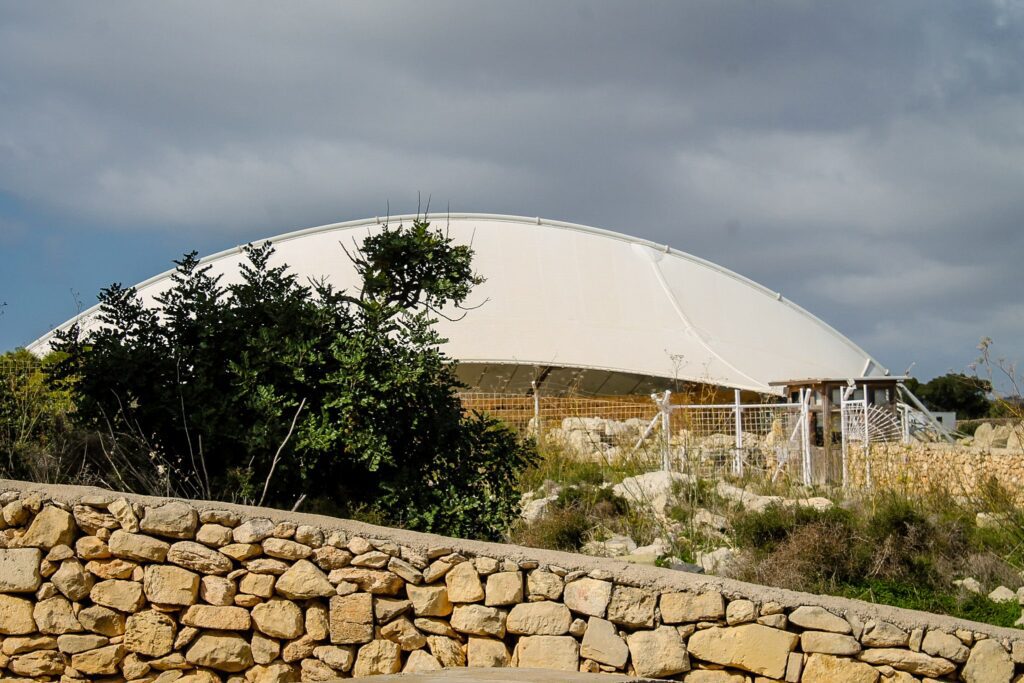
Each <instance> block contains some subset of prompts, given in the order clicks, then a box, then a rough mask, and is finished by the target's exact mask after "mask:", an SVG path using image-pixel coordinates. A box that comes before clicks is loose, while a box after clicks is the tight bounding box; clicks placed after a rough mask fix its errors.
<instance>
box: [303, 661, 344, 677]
mask: <svg viewBox="0 0 1024 683" xmlns="http://www.w3.org/2000/svg"><path fill="white" fill-rule="evenodd" d="M299 668H300V669H301V670H302V673H301V676H300V678H301V680H303V681H336V680H338V674H337V672H336V671H335V670H334V669H332V668H331V667H329V666H327V665H326V664H324V663H323V662H321V661H320V660H319V659H303V660H302V661H301V662H300V663H299Z"/></svg>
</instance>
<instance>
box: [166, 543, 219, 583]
mask: <svg viewBox="0 0 1024 683" xmlns="http://www.w3.org/2000/svg"><path fill="white" fill-rule="evenodd" d="M167 561H168V562H170V563H171V564H176V565H178V566H179V567H184V568H185V569H191V570H192V571H195V572H199V573H200V574H218V575H220V574H227V573H228V572H230V571H231V570H232V569H234V565H233V564H232V563H231V559H230V558H228V557H227V556H226V555H223V554H221V553H219V552H217V551H216V550H214V549H213V548H207V547H206V546H205V545H203V544H202V543H196V542H195V541H178V542H177V543H175V544H174V545H172V546H171V548H170V550H168V551H167Z"/></svg>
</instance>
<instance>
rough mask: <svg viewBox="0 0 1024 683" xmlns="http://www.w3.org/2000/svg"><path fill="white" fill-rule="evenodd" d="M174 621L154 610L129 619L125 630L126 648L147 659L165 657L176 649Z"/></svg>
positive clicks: (134, 615)
mask: <svg viewBox="0 0 1024 683" xmlns="http://www.w3.org/2000/svg"><path fill="white" fill-rule="evenodd" d="M175 631H176V628H175V623H174V619H172V618H171V617H169V616H167V615H166V614H163V613H161V612H156V611H154V610H146V611H144V612H139V613H137V614H132V615H130V616H129V617H128V620H127V622H126V623H125V629H124V647H125V649H126V650H128V651H129V652H137V653H139V654H142V655H146V656H147V657H163V656H164V655H166V654H168V653H170V652H171V650H172V649H173V648H174V638H175V635H176V634H175Z"/></svg>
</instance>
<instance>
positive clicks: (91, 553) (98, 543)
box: [75, 532, 116, 560]
mask: <svg viewBox="0 0 1024 683" xmlns="http://www.w3.org/2000/svg"><path fill="white" fill-rule="evenodd" d="M115 533H116V532H115ZM75 554H76V555H78V557H80V558H81V559H83V560H102V559H104V558H107V557H110V548H109V547H108V546H107V544H106V542H105V541H102V540H100V539H99V538H96V537H95V536H82V537H81V538H79V539H78V540H77V541H75Z"/></svg>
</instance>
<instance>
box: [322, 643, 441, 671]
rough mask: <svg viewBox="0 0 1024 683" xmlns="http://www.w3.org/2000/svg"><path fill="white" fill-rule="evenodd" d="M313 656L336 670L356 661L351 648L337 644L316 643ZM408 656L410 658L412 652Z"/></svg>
mask: <svg viewBox="0 0 1024 683" xmlns="http://www.w3.org/2000/svg"><path fill="white" fill-rule="evenodd" d="M424 654H426V653H424ZM313 656H314V657H316V658H317V659H319V660H320V661H321V662H323V663H324V664H326V665H327V666H329V667H331V668H332V669H336V670H338V671H348V670H349V669H351V668H352V665H353V664H355V661H356V654H355V652H354V651H353V650H352V648H350V647H339V646H337V645H318V646H317V647H315V648H314V649H313ZM409 658H410V659H411V658H412V654H410V655H409Z"/></svg>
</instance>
